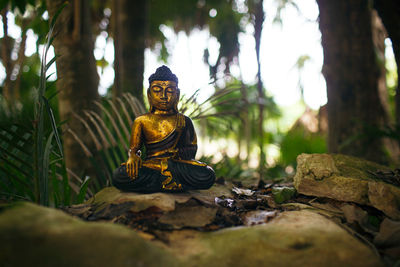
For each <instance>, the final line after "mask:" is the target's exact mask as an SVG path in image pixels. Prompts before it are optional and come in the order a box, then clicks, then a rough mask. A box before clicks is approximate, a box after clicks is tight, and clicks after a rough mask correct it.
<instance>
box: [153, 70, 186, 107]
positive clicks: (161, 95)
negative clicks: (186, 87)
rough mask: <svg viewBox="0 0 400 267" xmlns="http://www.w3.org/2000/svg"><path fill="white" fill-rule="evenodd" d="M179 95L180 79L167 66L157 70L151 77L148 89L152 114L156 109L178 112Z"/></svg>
mask: <svg viewBox="0 0 400 267" xmlns="http://www.w3.org/2000/svg"><path fill="white" fill-rule="evenodd" d="M179 95H180V91H179V88H178V78H177V77H176V75H175V74H173V73H172V72H171V70H170V69H169V68H168V67H167V66H165V65H163V66H161V67H159V68H157V70H156V72H155V73H153V74H152V75H150V77H149V89H147V98H148V100H149V104H150V112H154V111H155V110H156V109H158V110H163V111H168V110H173V111H175V112H178V102H179Z"/></svg>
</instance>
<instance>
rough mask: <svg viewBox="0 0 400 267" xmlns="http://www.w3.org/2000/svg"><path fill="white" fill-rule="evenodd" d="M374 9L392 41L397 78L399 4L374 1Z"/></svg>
mask: <svg viewBox="0 0 400 267" xmlns="http://www.w3.org/2000/svg"><path fill="white" fill-rule="evenodd" d="M374 7H375V9H376V10H377V11H378V14H379V16H380V17H381V19H382V22H383V25H384V26H385V28H386V31H387V33H388V35H389V38H390V40H391V41H392V46H393V52H394V56H395V60H396V64H397V77H400V67H399V66H400V30H399V29H400V19H399V18H400V3H399V2H398V1H393V0H375V1H374ZM395 101H396V124H397V125H398V126H400V85H399V82H397V88H396V97H395Z"/></svg>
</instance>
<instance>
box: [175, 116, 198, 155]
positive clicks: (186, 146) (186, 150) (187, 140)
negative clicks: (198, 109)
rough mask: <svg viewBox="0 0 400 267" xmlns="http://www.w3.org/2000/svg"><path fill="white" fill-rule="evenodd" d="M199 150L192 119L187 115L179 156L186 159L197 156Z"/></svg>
mask: <svg viewBox="0 0 400 267" xmlns="http://www.w3.org/2000/svg"><path fill="white" fill-rule="evenodd" d="M196 152H197V136H196V131H195V129H194V127H193V122H192V120H191V119H189V118H188V117H186V116H185V128H184V134H183V136H182V140H181V142H180V147H179V157H180V158H181V159H185V160H192V159H194V158H195V156H196Z"/></svg>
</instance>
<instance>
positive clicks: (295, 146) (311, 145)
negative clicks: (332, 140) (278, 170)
mask: <svg viewBox="0 0 400 267" xmlns="http://www.w3.org/2000/svg"><path fill="white" fill-rule="evenodd" d="M326 151H327V147H326V141H325V137H324V136H323V135H321V134H318V133H310V132H307V131H306V130H305V129H302V128H297V129H293V130H291V131H289V132H288V133H287V134H286V135H285V136H284V137H283V139H282V142H281V158H280V161H281V163H282V164H284V165H286V166H287V165H292V166H296V158H297V156H298V155H299V154H301V153H325V152H326Z"/></svg>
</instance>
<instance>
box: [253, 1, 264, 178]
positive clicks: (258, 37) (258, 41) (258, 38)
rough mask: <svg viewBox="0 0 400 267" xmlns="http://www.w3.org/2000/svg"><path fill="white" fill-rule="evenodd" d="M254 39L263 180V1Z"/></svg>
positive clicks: (260, 166)
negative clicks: (261, 60) (261, 62)
mask: <svg viewBox="0 0 400 267" xmlns="http://www.w3.org/2000/svg"><path fill="white" fill-rule="evenodd" d="M254 16H255V19H254V39H255V41H256V56H257V67H258V69H257V91H258V111H259V118H258V147H259V149H260V163H259V167H258V169H259V174H260V178H262V176H263V174H264V170H265V152H264V105H265V97H264V88H263V83H262V80H261V65H260V45H261V32H262V26H263V23H264V9H263V0H259V1H258V2H256V6H255V13H254Z"/></svg>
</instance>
